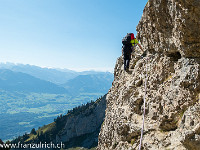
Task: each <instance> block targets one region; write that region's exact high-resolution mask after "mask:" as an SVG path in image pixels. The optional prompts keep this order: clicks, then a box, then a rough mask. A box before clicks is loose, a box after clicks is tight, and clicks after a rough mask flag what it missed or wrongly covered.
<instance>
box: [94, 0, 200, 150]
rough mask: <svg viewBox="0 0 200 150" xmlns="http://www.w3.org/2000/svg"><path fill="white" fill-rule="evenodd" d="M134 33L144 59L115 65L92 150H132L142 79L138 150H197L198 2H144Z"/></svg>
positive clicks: (135, 143) (199, 110) (199, 146)
mask: <svg viewBox="0 0 200 150" xmlns="http://www.w3.org/2000/svg"><path fill="white" fill-rule="evenodd" d="M137 31H138V34H137V38H138V39H139V40H140V42H141V44H142V46H143V47H144V49H145V50H147V55H146V57H144V58H142V57H140V55H141V51H140V49H136V54H135V56H133V57H132V59H131V65H130V68H132V71H131V72H124V70H123V58H122V56H121V57H119V58H118V59H117V62H116V66H115V72H114V76H115V79H114V82H113V86H112V88H111V89H110V90H109V93H108V95H107V98H106V99H107V108H106V115H105V120H104V123H103V125H102V128H101V131H100V134H99V141H98V148H97V149H98V150H136V149H138V147H139V140H140V130H141V127H142V113H143V103H144V101H143V98H144V94H145V89H144V83H145V82H144V81H145V75H146V74H147V95H146V115H145V126H144V137H143V142H142V149H145V150H199V149H200V1H199V0H149V1H148V3H147V4H146V6H145V8H144V13H143V16H142V18H141V20H140V22H139V24H138V26H137ZM146 66H147V69H148V70H147V72H146V71H145V70H146V69H145V68H146Z"/></svg>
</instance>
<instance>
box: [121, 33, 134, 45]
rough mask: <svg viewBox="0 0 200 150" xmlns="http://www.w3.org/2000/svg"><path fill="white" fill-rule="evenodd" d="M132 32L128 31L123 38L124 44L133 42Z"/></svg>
mask: <svg viewBox="0 0 200 150" xmlns="http://www.w3.org/2000/svg"><path fill="white" fill-rule="evenodd" d="M131 34H132V33H127V35H126V36H125V37H124V38H123V39H122V44H123V45H130V43H131Z"/></svg>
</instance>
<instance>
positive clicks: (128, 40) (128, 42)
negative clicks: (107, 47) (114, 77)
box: [122, 33, 144, 71]
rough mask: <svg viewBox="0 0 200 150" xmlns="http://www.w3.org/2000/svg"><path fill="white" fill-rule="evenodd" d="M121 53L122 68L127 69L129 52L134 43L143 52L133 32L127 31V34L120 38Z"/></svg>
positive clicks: (129, 57) (129, 58)
mask: <svg viewBox="0 0 200 150" xmlns="http://www.w3.org/2000/svg"><path fill="white" fill-rule="evenodd" d="M122 44H123V46H122V55H123V56H124V70H126V71H128V69H129V63H130V60H131V53H132V52H134V48H135V46H136V45H138V46H139V47H140V49H141V50H142V51H143V52H144V50H143V48H142V46H141V45H140V44H139V42H138V40H137V39H136V38H135V37H134V34H133V33H127V35H126V36H125V37H124V38H123V39H122Z"/></svg>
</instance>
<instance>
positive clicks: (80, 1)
mask: <svg viewBox="0 0 200 150" xmlns="http://www.w3.org/2000/svg"><path fill="white" fill-rule="evenodd" d="M147 1H148V0H0V20H1V21H0V35H1V36H0V62H13V63H23V64H31V65H37V66H42V67H54V68H68V69H73V70H89V69H95V70H104V71H106V70H113V68H114V66H115V63H116V59H117V58H118V57H119V56H120V55H121V46H122V44H121V40H122V38H123V37H124V36H125V35H126V33H128V32H133V33H135V34H136V26H137V24H138V22H139V20H140V18H141V16H142V13H143V9H144V7H145V5H146V3H147Z"/></svg>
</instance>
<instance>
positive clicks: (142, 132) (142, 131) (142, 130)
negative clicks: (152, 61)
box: [138, 58, 148, 150]
mask: <svg viewBox="0 0 200 150" xmlns="http://www.w3.org/2000/svg"><path fill="white" fill-rule="evenodd" d="M147 65H148V58H147V59H146V75H145V93H144V111H143V123H142V129H141V136H140V145H139V149H138V150H141V146H142V138H143V134H144V117H145V107H146V106H145V103H146V93H147Z"/></svg>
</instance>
